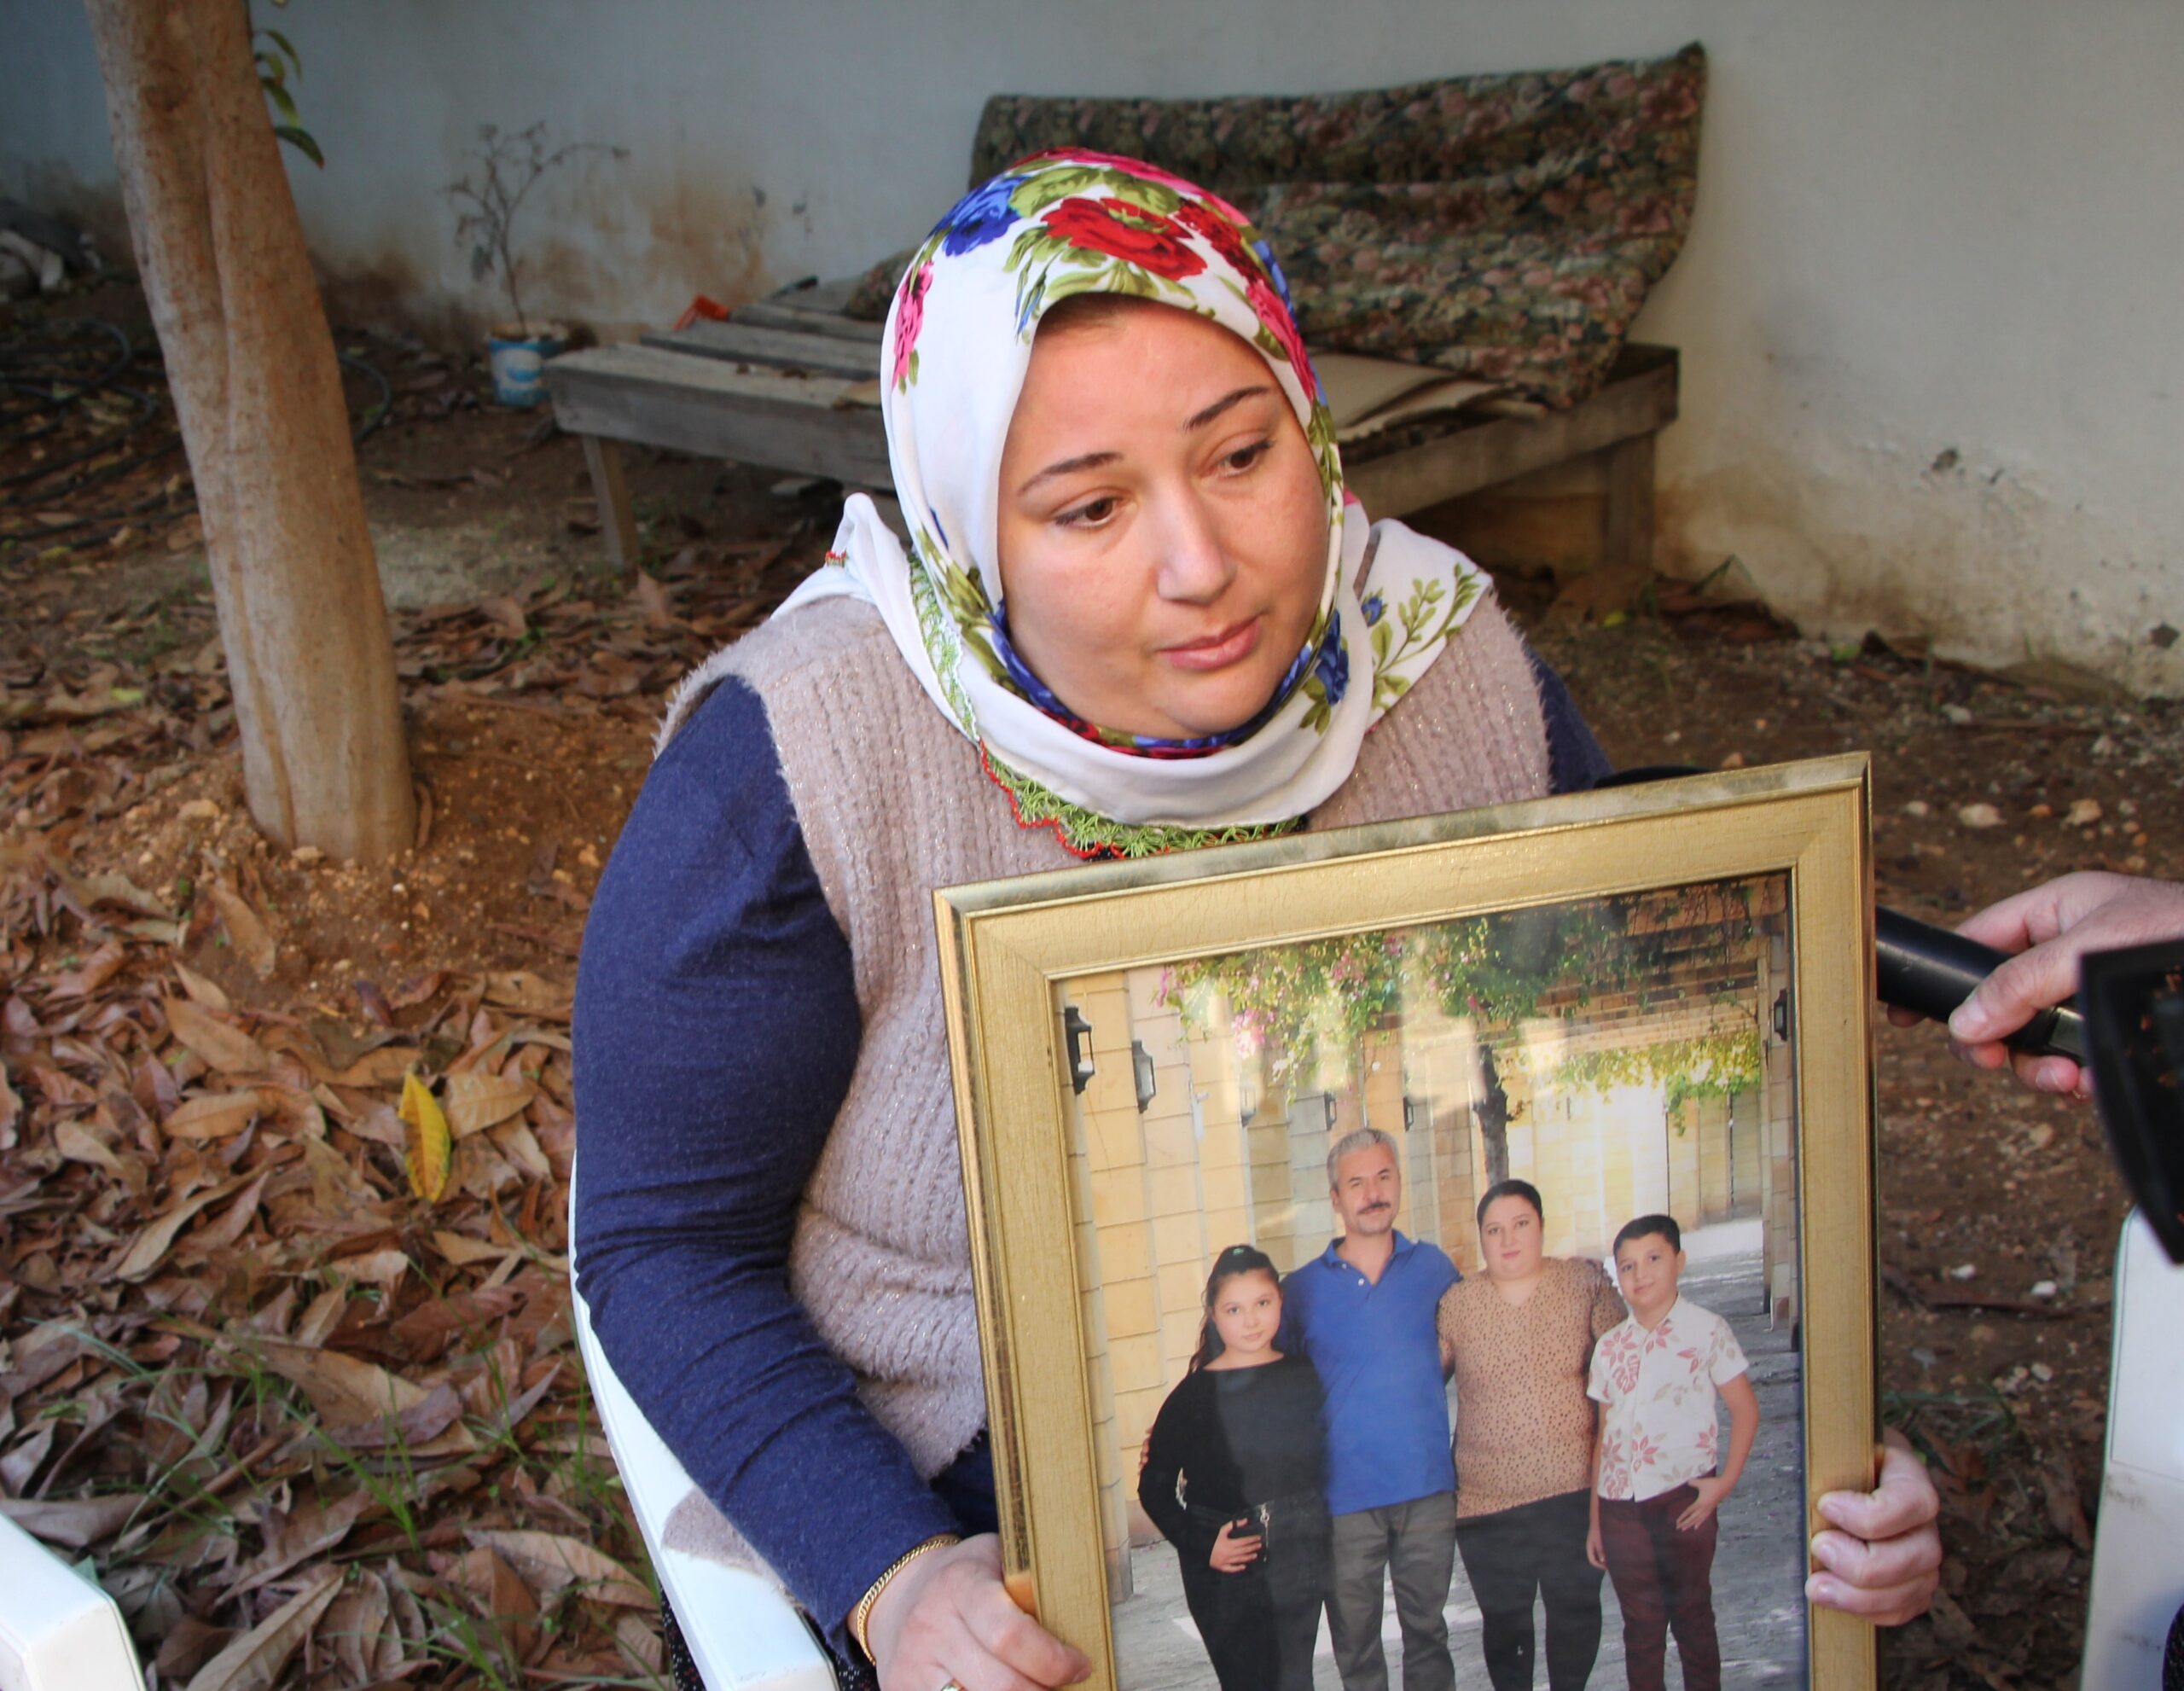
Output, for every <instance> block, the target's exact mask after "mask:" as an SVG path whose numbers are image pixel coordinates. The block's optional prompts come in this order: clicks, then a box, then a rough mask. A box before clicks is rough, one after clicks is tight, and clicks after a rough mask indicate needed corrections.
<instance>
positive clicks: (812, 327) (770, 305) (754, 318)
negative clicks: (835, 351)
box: [729, 299, 886, 346]
mask: <svg viewBox="0 0 2184 1691" xmlns="http://www.w3.org/2000/svg"><path fill="white" fill-rule="evenodd" d="M729 322H730V323H749V324H750V325H751V326H752V328H786V329H793V330H796V331H798V332H799V333H801V334H826V335H832V336H833V337H834V339H835V340H855V341H861V342H863V343H864V344H866V345H868V346H878V345H879V344H880V336H881V335H882V334H884V333H886V324H884V323H867V322H865V320H864V319H863V318H862V317H842V316H839V315H838V314H837V313H834V312H832V311H813V310H812V309H810V307H809V306H805V305H789V304H787V303H786V302H785V301H782V300H778V299H754V300H752V302H751V303H750V304H749V305H746V306H743V307H742V308H741V310H739V311H735V313H733V314H732V315H731V316H730V317H729Z"/></svg>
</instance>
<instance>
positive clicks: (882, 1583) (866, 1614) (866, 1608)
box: [850, 1532, 963, 1661]
mask: <svg viewBox="0 0 2184 1691" xmlns="http://www.w3.org/2000/svg"><path fill="white" fill-rule="evenodd" d="M962 1542H963V1535H962V1534H961V1533H960V1532H936V1533H934V1534H933V1535H932V1537H930V1538H928V1539H926V1541H925V1543H922V1544H913V1545H911V1546H910V1548H909V1549H907V1550H905V1551H903V1554H901V1555H899V1556H897V1557H896V1558H895V1560H893V1561H892V1562H890V1563H888V1564H887V1571H886V1572H885V1573H882V1574H881V1575H880V1578H877V1579H875V1580H874V1581H873V1582H872V1585H871V1588H870V1589H868V1590H867V1591H866V1592H865V1594H864V1595H863V1596H862V1597H860V1598H858V1599H857V1607H855V1608H853V1609H851V1611H850V1637H851V1640H852V1642H855V1643H856V1645H857V1648H858V1649H860V1650H862V1651H863V1653H864V1659H865V1660H867V1661H871V1660H872V1643H871V1641H870V1640H869V1639H868V1638H867V1637H866V1636H864V1629H865V1627H866V1626H867V1625H868V1624H869V1623H870V1622H871V1619H872V1606H873V1605H874V1603H876V1602H878V1601H880V1593H881V1592H883V1591H885V1590H886V1589H887V1584H888V1582H889V1581H890V1580H892V1579H893V1578H894V1577H895V1576H896V1575H897V1574H898V1573H900V1572H902V1571H903V1569H904V1568H906V1567H908V1566H909V1565H910V1564H911V1563H912V1562H914V1561H915V1560H917V1559H918V1558H919V1557H920V1556H922V1555H923V1554H925V1553H926V1551H928V1550H944V1549H947V1548H948V1547H949V1546H950V1544H960V1543H962Z"/></svg>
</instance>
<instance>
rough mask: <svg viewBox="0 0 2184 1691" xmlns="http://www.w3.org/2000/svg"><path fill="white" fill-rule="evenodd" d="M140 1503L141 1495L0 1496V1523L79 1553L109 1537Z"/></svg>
mask: <svg viewBox="0 0 2184 1691" xmlns="http://www.w3.org/2000/svg"><path fill="white" fill-rule="evenodd" d="M143 1504H144V1497H143V1494H142V1493H141V1492H135V1491H132V1492H130V1493H128V1494H126V1495H125V1496H111V1497H82V1498H69V1499H67V1500H65V1501H62V1502H55V1501H54V1500H53V1499H51V1498H48V1497H0V1520H11V1521H13V1522H15V1525H18V1526H20V1527H21V1528H22V1529H23V1531H26V1532H27V1533H29V1534H30V1535H31V1537H33V1538H43V1539H44V1541H45V1542H46V1543H49V1544H58V1545H60V1546H61V1547H62V1548H63V1549H70V1550H83V1549H89V1548H90V1546H92V1545H94V1544H96V1543H98V1542H99V1541H100V1540H101V1539H102V1538H111V1537H113V1535H114V1534H115V1533H117V1532H119V1531H121V1529H122V1528H123V1527H125V1526H126V1525H128V1524H129V1521H130V1518H131V1516H133V1515H134V1514H136V1513H137V1510H138V1509H139V1508H142V1507H143Z"/></svg>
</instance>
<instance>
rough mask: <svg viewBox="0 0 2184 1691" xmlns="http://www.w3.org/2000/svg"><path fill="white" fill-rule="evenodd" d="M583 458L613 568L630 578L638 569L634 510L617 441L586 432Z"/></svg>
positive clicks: (608, 557) (624, 576)
mask: <svg viewBox="0 0 2184 1691" xmlns="http://www.w3.org/2000/svg"><path fill="white" fill-rule="evenodd" d="M583 439H584V464H585V466H586V468H589V469H590V471H591V491H592V493H593V496H594V497H596V498H597V500H598V501H599V532H600V533H601V536H603V537H604V538H605V539H606V542H607V560H608V561H609V562H611V563H612V564H613V566H614V569H615V572H616V573H617V574H618V575H619V576H621V577H622V578H623V579H624V580H625V581H626V580H629V579H630V578H632V577H634V576H635V575H636V572H637V514H636V510H635V508H633V507H632V506H631V505H630V484H629V483H628V481H627V480H625V479H624V478H623V475H622V448H621V445H620V444H619V442H616V441H613V440H603V439H601V438H600V437H599V436H598V435H595V434H587V435H585V436H584V437H583Z"/></svg>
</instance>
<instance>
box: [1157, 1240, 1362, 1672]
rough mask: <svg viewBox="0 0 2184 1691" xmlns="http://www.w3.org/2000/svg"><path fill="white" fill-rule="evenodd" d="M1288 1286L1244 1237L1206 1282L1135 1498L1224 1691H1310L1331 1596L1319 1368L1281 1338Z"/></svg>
mask: <svg viewBox="0 0 2184 1691" xmlns="http://www.w3.org/2000/svg"><path fill="white" fill-rule="evenodd" d="M1280 1328H1281V1283H1280V1279H1279V1277H1278V1276H1276V1274H1275V1267H1274V1264H1273V1262H1272V1261H1271V1260H1269V1258H1268V1257H1267V1256H1266V1254H1265V1253H1264V1252H1261V1251H1257V1250H1254V1249H1253V1248H1252V1246H1248V1245H1233V1246H1229V1249H1227V1250H1226V1251H1223V1252H1222V1253H1221V1254H1220V1256H1218V1257H1217V1258H1215V1259H1214V1264H1213V1272H1212V1274H1211V1276H1210V1277H1209V1278H1208V1279H1207V1281H1206V1283H1205V1327H1204V1328H1203V1329H1202V1330H1201V1332H1200V1334H1199V1348H1198V1352H1197V1354H1196V1355H1194V1357H1192V1358H1191V1365H1190V1371H1189V1372H1188V1374H1185V1375H1184V1376H1183V1380H1182V1384H1180V1385H1179V1386H1176V1389H1175V1390H1174V1391H1173V1392H1170V1393H1169V1394H1168V1400H1167V1402H1166V1403H1163V1404H1162V1405H1161V1406H1160V1413H1159V1416H1158V1417H1157V1418H1156V1419H1155V1420H1154V1421H1153V1435H1152V1438H1151V1441H1150V1444H1149V1447H1148V1450H1147V1457H1146V1462H1145V1467H1144V1471H1143V1472H1142V1473H1141V1474H1140V1475H1139V1477H1138V1501H1139V1502H1141V1503H1143V1504H1144V1506H1145V1512H1146V1514H1147V1515H1149V1516H1151V1517H1152V1519H1153V1525H1156V1526H1158V1527H1159V1529H1160V1531H1161V1533H1162V1534H1163V1535H1164V1536H1165V1537H1166V1538H1167V1540H1168V1542H1169V1543H1171V1544H1173V1545H1174V1546H1175V1547H1176V1557H1177V1560H1178V1561H1179V1562H1180V1563H1181V1566H1182V1580H1183V1596H1184V1600H1185V1601H1187V1602H1188V1604H1189V1605H1190V1612H1191V1618H1192V1619H1193V1620H1194V1621H1195V1622H1197V1623H1198V1630H1199V1637H1200V1638H1201V1639H1203V1640H1204V1641H1205V1650H1206V1653H1207V1655H1209V1656H1210V1657H1211V1658H1212V1659H1213V1671H1214V1673H1215V1675H1216V1676H1217V1677H1218V1679H1219V1680H1220V1682H1221V1688H1222V1691H1311V1684H1312V1650H1313V1646H1314V1644H1315V1643H1316V1641H1317V1638H1318V1636H1319V1624H1320V1606H1321V1601H1322V1600H1323V1599H1324V1597H1325V1596H1326V1593H1327V1495H1326V1492H1325V1491H1324V1489H1323V1487H1324V1482H1325V1475H1326V1467H1327V1456H1326V1450H1325V1445H1324V1442H1323V1435H1322V1433H1321V1427H1320V1400H1321V1393H1320V1377H1319V1375H1318V1374H1316V1373H1314V1372H1313V1369H1312V1365H1311V1363H1308V1362H1307V1361H1305V1360H1304V1357H1286V1356H1284V1355H1282V1354H1281V1352H1280V1351H1276V1350H1275V1348H1274V1338H1275V1333H1276V1332H1277V1331H1278V1330H1279V1329H1280Z"/></svg>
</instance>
